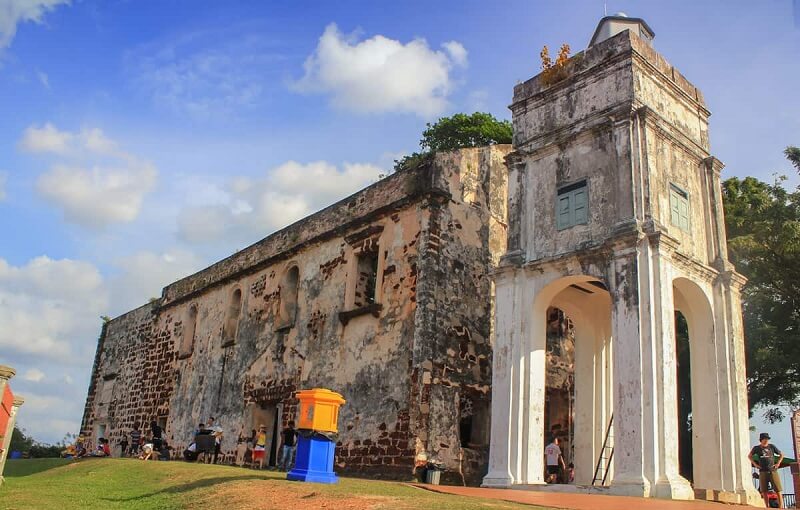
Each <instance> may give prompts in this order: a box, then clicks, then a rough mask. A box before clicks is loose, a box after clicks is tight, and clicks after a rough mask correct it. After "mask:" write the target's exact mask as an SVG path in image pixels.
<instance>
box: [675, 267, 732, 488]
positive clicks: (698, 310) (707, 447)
mask: <svg viewBox="0 0 800 510" xmlns="http://www.w3.org/2000/svg"><path fill="white" fill-rule="evenodd" d="M701 285H703V287H709V286H710V285H709V284H708V283H706V282H702V281H700V282H698V281H697V280H695V279H690V278H689V277H687V276H684V275H680V276H678V277H676V278H675V279H674V280H673V301H674V306H675V310H677V311H679V312H681V313H682V314H683V316H684V317H685V318H686V322H687V324H688V326H689V350H690V364H691V382H692V386H691V388H692V463H693V466H694V469H693V471H694V473H693V475H694V480H693V482H694V486H695V487H698V488H716V489H721V488H723V487H724V486H725V483H724V480H725V476H724V472H723V469H724V468H723V462H722V452H723V450H724V446H723V444H722V436H723V434H722V431H721V427H722V426H724V417H723V415H722V413H721V409H722V405H721V402H720V399H721V398H722V397H724V395H726V394H727V388H723V387H722V386H726V385H725V384H720V382H723V383H724V375H723V374H724V372H725V371H724V368H723V367H720V366H719V364H718V363H717V339H716V334H715V324H714V322H715V321H714V312H713V308H712V304H711V303H712V301H711V300H710V299H709V295H710V290H709V289H704V288H703V287H701ZM721 368H723V370H722V371H721V370H720V369H721ZM721 375H723V377H722V378H723V381H720V378H721V377H720V376H721ZM727 489H728V490H730V488H727Z"/></svg>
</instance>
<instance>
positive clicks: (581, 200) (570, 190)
mask: <svg viewBox="0 0 800 510" xmlns="http://www.w3.org/2000/svg"><path fill="white" fill-rule="evenodd" d="M556 200H557V202H556V224H557V227H558V230H564V229H565V228H570V227H574V226H575V225H585V224H586V223H588V222H589V193H588V189H587V187H586V181H580V182H577V183H575V184H570V185H569V186H565V187H563V188H561V189H560V190H558V197H557V199H556Z"/></svg>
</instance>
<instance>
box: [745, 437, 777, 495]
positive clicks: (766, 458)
mask: <svg viewBox="0 0 800 510" xmlns="http://www.w3.org/2000/svg"><path fill="white" fill-rule="evenodd" d="M770 439H772V438H770V437H769V434H767V433H766V432H762V433H761V434H760V435H759V436H758V441H759V443H758V444H757V445H755V446H754V447H753V448H752V449H751V450H750V454H749V455H748V456H747V458H748V459H750V464H752V465H753V467H754V468H758V489H759V490H760V491H761V495H762V496H763V497H764V504H765V505H766V506H767V508H769V486H770V484H772V488H773V489H774V490H775V493H776V494H777V495H778V508H783V495H782V494H781V492H782V491H783V489H782V488H781V477H780V476H778V467H780V465H781V462H783V453H781V451H780V450H779V449H778V447H777V446H775V445H774V444H770V443H769V440H770ZM775 457H777V458H778V460H777V461H775Z"/></svg>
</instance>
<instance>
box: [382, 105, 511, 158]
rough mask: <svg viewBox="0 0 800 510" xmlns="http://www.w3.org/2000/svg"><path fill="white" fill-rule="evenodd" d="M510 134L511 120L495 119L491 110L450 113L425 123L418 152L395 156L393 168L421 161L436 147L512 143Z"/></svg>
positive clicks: (438, 148)
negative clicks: (399, 156)
mask: <svg viewBox="0 0 800 510" xmlns="http://www.w3.org/2000/svg"><path fill="white" fill-rule="evenodd" d="M511 137H512V129H511V122H509V121H507V120H497V119H496V118H495V117H494V116H493V115H492V114H490V113H483V112H475V113H473V114H471V115H469V114H466V113H456V114H455V115H453V116H451V117H442V118H441V119H439V120H438V121H436V122H435V123H433V124H431V123H428V124H426V128H425V131H423V132H422V139H421V140H420V141H419V146H420V148H421V149H422V150H421V152H415V153H413V154H410V155H408V156H404V157H403V158H401V159H399V160H395V166H394V169H395V170H400V169H403V168H411V167H414V166H417V165H420V164H422V163H424V162H426V161H428V160H429V159H430V157H431V156H432V155H433V154H434V153H436V152H439V151H451V150H456V149H464V148H467V147H483V146H486V145H495V144H501V143H511Z"/></svg>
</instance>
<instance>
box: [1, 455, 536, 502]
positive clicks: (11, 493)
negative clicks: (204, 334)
mask: <svg viewBox="0 0 800 510" xmlns="http://www.w3.org/2000/svg"><path fill="white" fill-rule="evenodd" d="M5 480H6V481H5V484H4V485H3V487H2V488H0V508H3V509H23V508H34V509H37V510H38V509H56V510H66V509H71V508H76V509H78V508H79V509H95V508H96V509H103V510H105V509H115V508H136V509H172V508H204V509H216V508H223V509H224V510H237V509H244V508H248V509H249V508H264V509H273V508H274V509H281V508H290V509H293V510H299V509H305V508H309V509H312V508H313V509H317V508H330V509H335V510H361V509H391V510H403V509H409V510H410V509H414V510H420V509H428V508H431V509H434V508H435V509H442V510H462V509H463V510H468V509H502V510H505V509H527V510H531V509H533V508H536V507H531V506H524V505H517V504H513V503H507V502H503V501H496V500H480V499H469V498H463V497H457V496H449V495H444V494H436V493H433V492H430V491H426V490H422V489H418V488H415V487H411V486H408V485H405V484H402V483H396V482H382V481H373V480H362V479H356V478H340V481H339V483H338V484H336V485H323V484H310V483H300V482H289V481H286V479H285V474H282V473H274V472H269V471H254V470H249V469H244V468H237V467H229V466H214V465H205V464H193V463H192V464H190V463H185V462H142V461H139V460H135V459H83V460H80V461H69V460H61V459H31V460H9V461H8V462H7V463H6V468H5Z"/></svg>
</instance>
